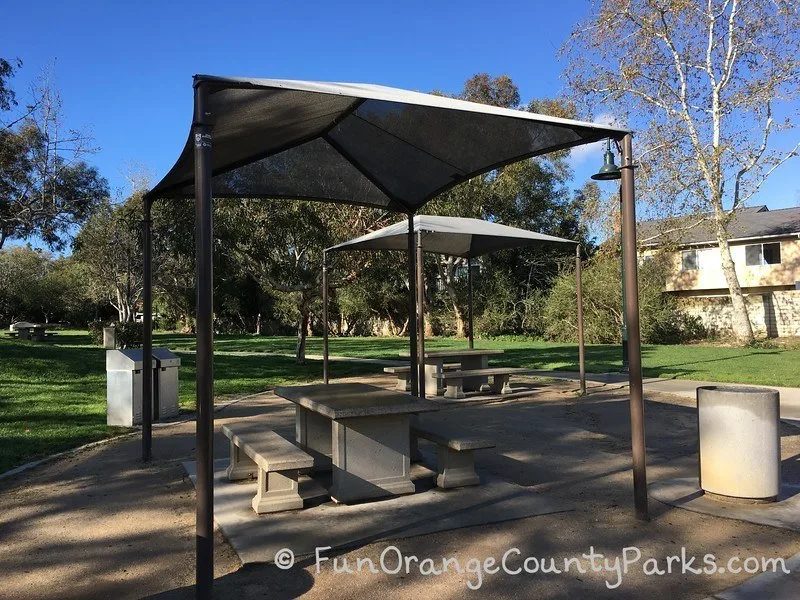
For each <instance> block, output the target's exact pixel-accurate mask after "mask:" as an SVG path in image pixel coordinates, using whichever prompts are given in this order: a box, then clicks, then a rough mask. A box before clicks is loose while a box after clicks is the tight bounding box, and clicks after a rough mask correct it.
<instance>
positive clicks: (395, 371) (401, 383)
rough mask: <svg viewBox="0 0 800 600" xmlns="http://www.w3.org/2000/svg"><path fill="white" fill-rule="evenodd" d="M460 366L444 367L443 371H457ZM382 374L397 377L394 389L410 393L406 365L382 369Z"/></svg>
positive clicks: (408, 370) (409, 373)
mask: <svg viewBox="0 0 800 600" xmlns="http://www.w3.org/2000/svg"><path fill="white" fill-rule="evenodd" d="M460 367H461V365H459V364H458V363H454V364H449V365H444V367H442V368H444V369H448V370H453V369H459V368H460ZM383 372H384V373H391V374H392V375H396V376H397V385H396V386H395V389H396V390H398V391H400V392H410V391H411V367H410V366H408V365H405V366H402V367H384V368H383Z"/></svg>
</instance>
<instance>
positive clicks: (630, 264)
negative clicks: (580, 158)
mask: <svg viewBox="0 0 800 600" xmlns="http://www.w3.org/2000/svg"><path fill="white" fill-rule="evenodd" d="M633 169H634V166H633V149H632V141H631V134H627V135H626V136H625V137H624V138H622V167H621V169H620V170H621V171H622V227H621V229H622V247H623V250H624V253H625V262H624V265H625V279H624V284H625V287H624V290H625V310H626V314H625V316H626V321H627V324H628V365H629V373H630V374H629V381H630V395H631V399H630V410H631V446H632V450H633V495H634V501H635V506H636V518H637V519H641V520H643V521H646V520H648V519H649V514H648V509H647V457H646V452H645V431H644V427H645V422H644V395H643V391H642V348H641V340H640V336H639V284H638V281H637V268H638V266H637V264H636V200H635V195H634V185H633Z"/></svg>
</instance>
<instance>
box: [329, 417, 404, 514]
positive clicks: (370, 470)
mask: <svg viewBox="0 0 800 600" xmlns="http://www.w3.org/2000/svg"><path fill="white" fill-rule="evenodd" d="M332 423H333V457H332V458H333V483H332V485H331V488H330V494H331V498H333V499H334V500H335V501H336V502H355V501H358V500H366V499H369V498H379V497H382V496H394V495H399V494H411V493H413V492H414V482H412V481H411V459H410V448H409V438H410V434H409V431H410V429H411V427H410V423H411V419H410V415H389V416H385V415H384V416H380V417H358V418H352V419H340V420H338V421H332Z"/></svg>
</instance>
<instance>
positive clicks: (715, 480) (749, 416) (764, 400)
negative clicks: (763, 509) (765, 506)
mask: <svg viewBox="0 0 800 600" xmlns="http://www.w3.org/2000/svg"><path fill="white" fill-rule="evenodd" d="M697 414H698V433H699V436H700V488H701V489H702V490H703V491H705V492H708V493H710V494H716V495H719V496H727V497H730V498H738V499H744V500H751V501H761V502H769V501H774V500H776V499H777V497H778V494H779V493H780V488H781V441H780V431H779V426H780V393H779V392H778V391H777V390H772V389H769V388H756V387H743V386H704V387H699V388H697Z"/></svg>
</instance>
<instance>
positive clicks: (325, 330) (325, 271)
mask: <svg viewBox="0 0 800 600" xmlns="http://www.w3.org/2000/svg"><path fill="white" fill-rule="evenodd" d="M328 374H329V372H328V253H327V252H324V251H323V252H322V380H323V382H324V383H325V384H326V385H327V383H328Z"/></svg>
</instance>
